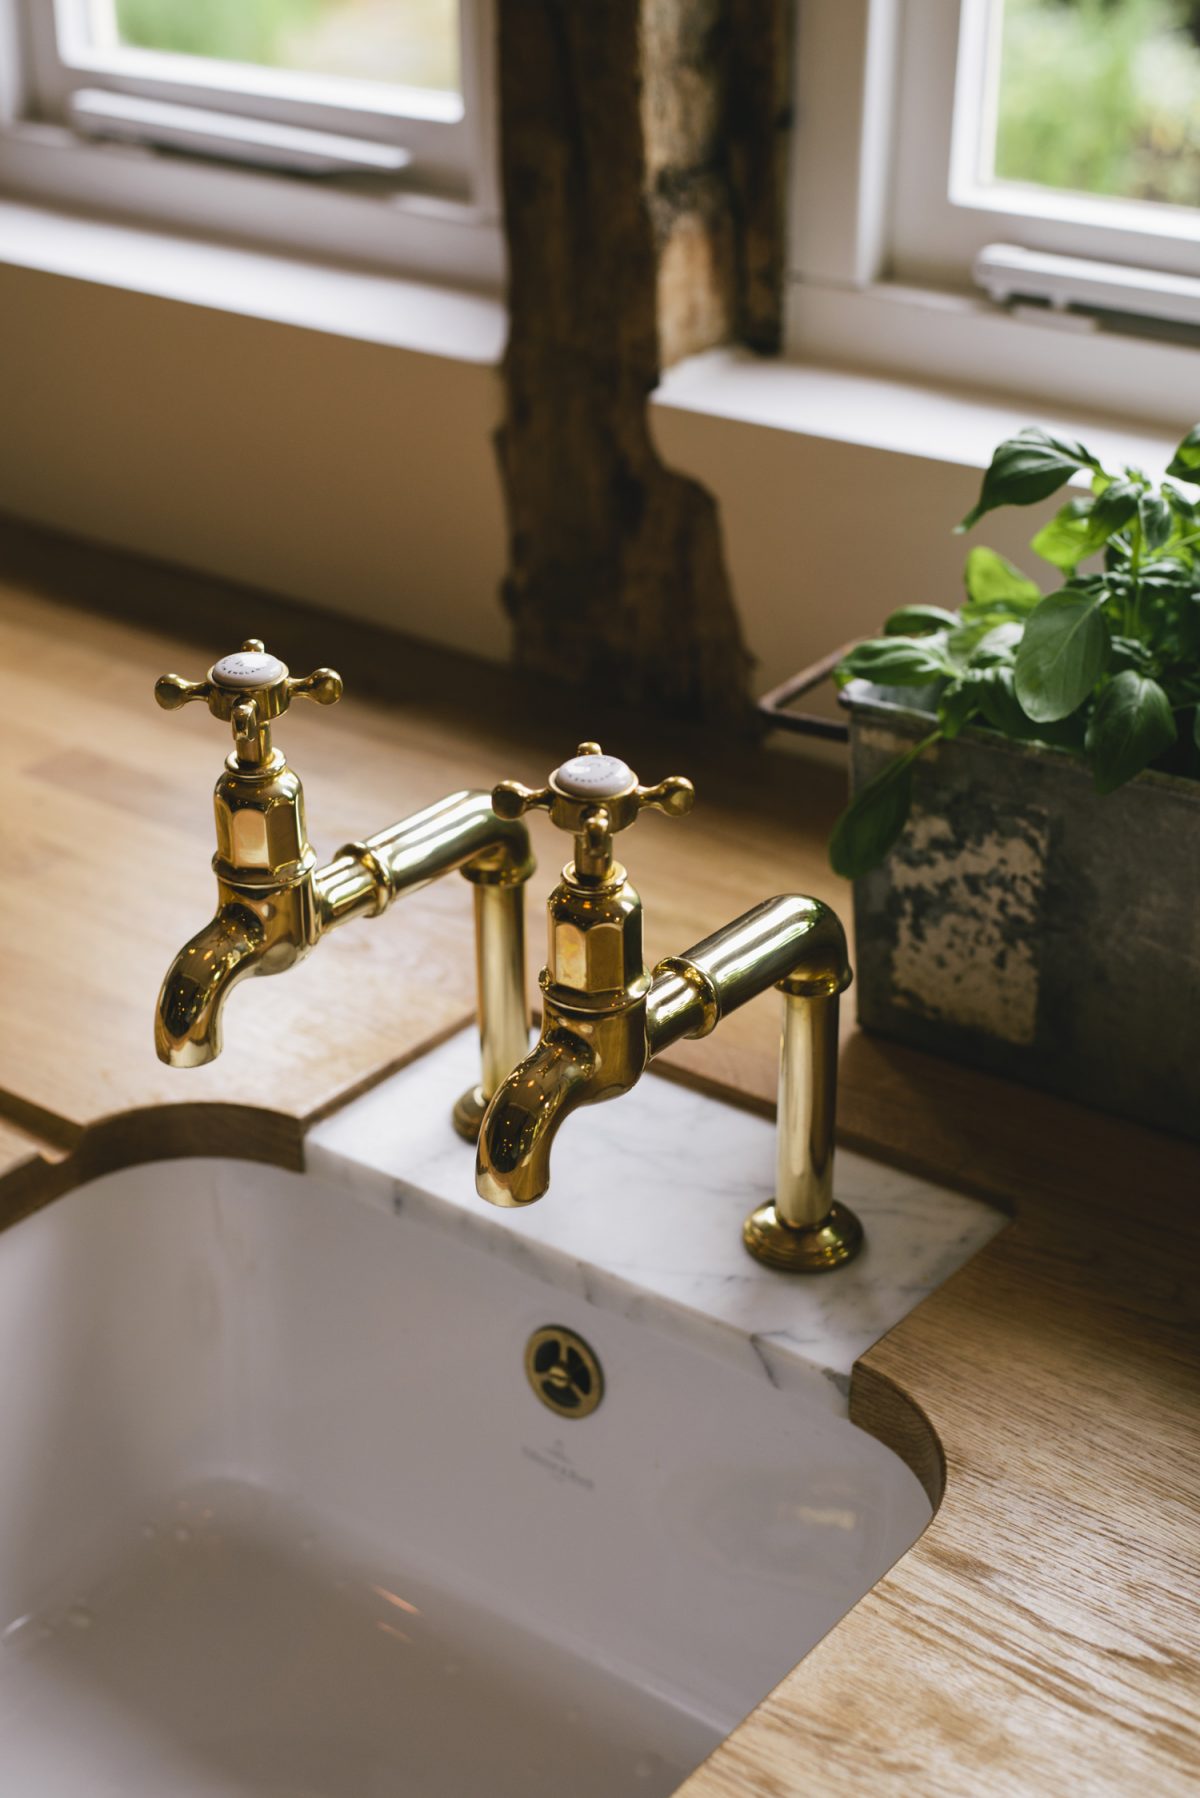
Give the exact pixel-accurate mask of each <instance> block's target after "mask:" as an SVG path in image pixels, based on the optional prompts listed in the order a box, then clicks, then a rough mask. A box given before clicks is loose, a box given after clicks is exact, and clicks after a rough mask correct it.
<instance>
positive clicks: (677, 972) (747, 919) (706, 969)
mask: <svg viewBox="0 0 1200 1798" xmlns="http://www.w3.org/2000/svg"><path fill="white" fill-rule="evenodd" d="M785 981H786V982H787V990H788V991H789V992H792V993H795V994H796V995H797V996H798V997H806V996H810V995H811V996H812V997H818V996H821V995H829V994H836V993H841V992H844V991H845V989H846V988H847V987H848V986H849V984H850V963H849V959H848V957H847V954H846V937H845V932H844V931H843V930H842V927H841V924H840V923H839V922H838V919H837V915H836V913H834V912H832V911H831V910H830V909H829V907H828V906H827V905H822V903H821V901H820V900H819V899H806V898H803V897H801V896H800V895H799V894H794V893H785V894H781V895H779V896H778V897H777V898H774V899H764V900H763V901H762V903H761V904H760V905H755V906H753V907H752V908H751V909H750V910H749V911H748V912H743V913H742V915H741V917H740V918H735V919H734V920H733V922H732V923H731V924H726V925H725V926H724V928H723V929H721V930H717V931H714V932H713V934H712V936H707V937H705V938H704V940H703V941H702V942H699V943H696V944H695V945H694V946H693V947H692V948H691V949H685V950H684V952H683V954H682V955H669V956H667V957H666V959H665V960H664V961H660V962H659V964H658V966H657V967H656V968H655V970H654V977H653V979H652V981H651V984H650V991H649V994H648V995H647V998H646V1031H647V1037H648V1040H649V1047H650V1054H651V1056H652V1057H653V1056H655V1055H660V1054H661V1053H662V1051H663V1050H664V1049H666V1048H668V1047H669V1046H670V1044H671V1043H674V1042H678V1041H679V1039H680V1038H681V1037H685V1036H707V1035H708V1033H709V1031H710V1030H715V1029H716V1027H717V1025H718V1024H719V1023H720V1021H721V1019H722V1018H724V1017H727V1016H728V1015H729V1013H730V1012H731V1011H736V1010H737V1009H738V1007H739V1006H740V1005H745V1003H746V1001H747V1000H748V999H754V998H757V996H758V994H759V993H765V992H766V990H767V988H768V987H771V986H779V985H781V984H782V983H783V982H785Z"/></svg>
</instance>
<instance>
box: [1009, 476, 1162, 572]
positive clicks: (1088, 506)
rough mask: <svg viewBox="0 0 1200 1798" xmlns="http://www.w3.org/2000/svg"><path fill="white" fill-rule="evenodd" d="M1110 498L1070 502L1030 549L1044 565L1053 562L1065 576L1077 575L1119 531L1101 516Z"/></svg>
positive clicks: (1104, 495) (1036, 538) (1038, 535)
mask: <svg viewBox="0 0 1200 1798" xmlns="http://www.w3.org/2000/svg"><path fill="white" fill-rule="evenodd" d="M1106 498H1107V494H1102V495H1101V496H1100V499H1072V500H1068V501H1067V504H1066V505H1065V506H1062V507H1061V508H1060V509H1059V510H1058V511H1057V512H1056V513H1055V514H1054V517H1053V518H1052V519H1051V520H1050V523H1049V524H1047V525H1043V526H1042V529H1041V530H1040V531H1039V532H1038V534H1037V536H1036V537H1035V538H1034V539H1033V541H1032V542H1031V543H1030V545H1029V547H1030V549H1032V550H1033V552H1034V553H1035V555H1039V556H1041V558H1042V560H1043V561H1044V562H1053V564H1054V566H1055V567H1056V568H1061V569H1062V571H1063V573H1064V574H1074V572H1075V570H1076V568H1077V567H1078V566H1079V564H1080V562H1083V561H1085V560H1086V559H1087V557H1088V556H1094V555H1097V554H1098V553H1099V551H1100V550H1102V549H1103V548H1104V545H1105V544H1106V543H1107V542H1108V539H1109V538H1110V537H1111V535H1112V533H1113V531H1114V530H1116V529H1118V528H1119V527H1118V526H1116V525H1112V526H1110V525H1109V524H1108V523H1107V522H1106V520H1105V518H1104V517H1103V516H1102V515H1101V516H1097V511H1098V508H1099V506H1100V504H1101V501H1102V500H1104V499H1106ZM1136 504H1137V502H1136V500H1135V502H1134V507H1133V508H1132V509H1131V511H1130V513H1129V514H1127V517H1129V516H1132V510H1133V509H1136Z"/></svg>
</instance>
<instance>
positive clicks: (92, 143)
mask: <svg viewBox="0 0 1200 1798" xmlns="http://www.w3.org/2000/svg"><path fill="white" fill-rule="evenodd" d="M85 4H86V0H0V193H7V194H8V195H9V196H11V197H14V198H21V199H33V200H37V201H42V202H47V203H51V204H57V205H60V206H65V207H71V208H76V209H80V210H85V211H87V212H89V213H92V214H94V213H98V212H99V213H104V212H107V213H110V214H114V215H120V216H123V217H125V218H127V219H128V218H130V217H133V218H136V219H139V220H142V221H147V222H151V223H156V224H159V225H161V226H163V227H165V228H167V229H175V230H183V231H187V232H190V233H199V234H203V235H211V236H214V237H218V238H220V239H222V240H228V239H234V240H241V241H249V242H253V243H254V244H256V245H258V246H260V247H266V248H273V249H279V250H284V251H289V252H293V253H299V254H302V255H308V256H316V257H318V258H322V259H337V260H349V261H353V262H356V263H360V264H365V265H368V266H373V267H377V268H379V269H381V270H387V271H389V272H395V273H402V274H410V275H419V276H428V277H432V278H435V279H444V280H448V281H453V282H457V283H462V284H466V285H470V286H474V287H479V288H483V289H485V290H492V291H494V290H496V289H497V288H498V287H499V285H500V283H501V281H502V278H503V266H504V263H503V245H502V240H501V232H500V225H499V206H498V199H497V181H496V156H495V118H496V115H495V98H494V94H495V79H494V59H493V36H494V30H493V25H494V15H493V0H460V20H461V25H460V68H461V87H462V92H461V95H458V94H440V93H431V92H428V91H423V90H418V89H408V88H399V87H390V86H385V85H384V84H382V83H381V84H374V83H368V82H363V83H358V82H351V81H342V82H337V81H333V80H325V79H323V78H317V79H314V78H312V77H306V76H305V75H303V74H292V73H290V72H287V71H280V70H271V69H257V68H256V69H249V68H246V67H243V66H241V65H237V64H232V63H230V64H224V63H220V62H215V61H208V60H206V59H204V58H200V57H190V56H174V55H169V54H167V53H158V52H146V51H138V50H130V49H126V48H123V47H114V48H107V47H105V48H98V47H93V46H92V45H91V44H90V43H89V41H88V37H87V33H86V31H85V30H84V29H83V21H84V10H85ZM6 50H7V51H8V52H9V53H8V54H7V55H5V53H4V52H5V51H6ZM6 77H7V78H6ZM96 89H101V90H104V91H106V92H107V93H109V94H112V95H117V96H130V97H131V98H134V99H137V100H152V101H165V102H167V103H169V104H172V105H182V106H185V107H189V106H190V107H197V108H202V109H205V110H207V111H209V112H217V113H221V114H222V115H227V116H228V117H229V118H230V120H231V121H236V119H237V117H238V116H239V115H241V116H246V117H247V118H250V119H255V120H261V121H267V122H268V123H269V124H273V125H279V126H290V127H301V128H303V129H307V130H316V131H319V132H325V133H330V134H335V135H336V136H337V137H345V138H357V139H360V140H367V142H368V144H371V143H374V144H381V145H388V144H394V145H396V146H398V147H400V148H402V149H403V150H404V151H406V152H408V155H409V158H410V160H409V163H408V166H407V167H406V168H405V169H404V170H403V172H402V173H400V174H397V175H394V176H381V175H367V176H362V175H357V176H356V175H345V176H342V175H339V176H335V177H333V178H329V177H317V178H303V177H297V176H296V175H294V174H293V175H284V174H279V173H275V172H272V171H267V170H263V169H261V168H254V167H252V166H247V167H236V166H231V165H230V164H228V163H225V162H221V163H218V162H212V161H208V160H205V159H202V158H200V157H196V158H185V157H180V156H177V155H176V156H170V157H167V156H163V155H162V154H161V153H160V152H159V151H158V150H157V149H155V148H153V147H150V146H147V145H144V144H136V143H115V142H104V141H97V140H96V139H95V138H93V137H89V136H84V135H82V134H81V133H80V132H78V131H77V130H75V129H74V128H73V127H72V124H71V105H72V96H73V95H74V94H75V93H77V92H78V91H80V90H96Z"/></svg>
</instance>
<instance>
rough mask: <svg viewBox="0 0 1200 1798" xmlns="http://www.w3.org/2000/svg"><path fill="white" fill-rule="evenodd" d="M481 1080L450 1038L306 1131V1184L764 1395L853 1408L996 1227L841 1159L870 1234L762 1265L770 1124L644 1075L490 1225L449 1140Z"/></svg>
mask: <svg viewBox="0 0 1200 1798" xmlns="http://www.w3.org/2000/svg"><path fill="white" fill-rule="evenodd" d="M478 1066H479V1062H478V1046H477V1042H476V1038H475V1034H474V1032H473V1031H464V1032H462V1033H461V1034H460V1035H458V1036H456V1037H453V1038H451V1039H450V1041H448V1042H446V1043H444V1044H442V1046H441V1047H440V1048H438V1049H435V1050H433V1051H432V1052H431V1053H430V1054H428V1055H426V1056H423V1057H422V1058H421V1059H420V1060H419V1061H416V1062H414V1063H412V1064H411V1065H410V1066H408V1067H407V1068H404V1069H402V1070H401V1072H400V1073H398V1074H395V1075H393V1076H392V1077H391V1078H390V1079H388V1080H385V1081H382V1082H381V1083H380V1084H379V1085H378V1086H376V1087H373V1088H372V1089H371V1091H370V1092H368V1093H365V1094H364V1095H363V1096H362V1097H361V1098H359V1099H356V1100H354V1101H352V1102H351V1103H350V1104H349V1105H347V1106H345V1107H344V1109H343V1110H341V1111H339V1112H338V1113H336V1115H335V1116H333V1117H331V1118H328V1119H327V1120H326V1121H325V1122H324V1123H321V1124H318V1125H317V1126H316V1127H315V1128H314V1129H313V1130H312V1131H311V1132H310V1133H309V1136H308V1139H307V1149H306V1163H307V1166H308V1168H309V1169H310V1171H312V1172H314V1173H317V1174H321V1175H323V1176H324V1177H325V1178H327V1179H329V1180H331V1181H334V1182H336V1183H338V1184H340V1185H342V1186H343V1187H346V1188H348V1189H350V1190H351V1191H353V1192H354V1193H356V1194H358V1195H359V1196H360V1197H362V1198H364V1199H366V1200H368V1201H370V1202H371V1203H372V1204H374V1205H377V1206H379V1207H380V1208H381V1209H383V1210H385V1211H389V1212H390V1211H396V1210H400V1209H401V1208H403V1209H404V1210H405V1212H407V1213H410V1214H411V1215H413V1216H415V1217H419V1218H420V1219H421V1220H422V1221H424V1222H427V1223H428V1224H430V1225H432V1226H434V1227H436V1228H438V1229H441V1230H449V1231H452V1232H454V1233H455V1234H456V1235H458V1236H460V1237H461V1238H462V1239H464V1240H465V1241H466V1242H468V1243H470V1244H472V1245H473V1246H474V1247H476V1248H477V1249H479V1250H480V1251H482V1252H484V1253H487V1254H492V1255H500V1256H504V1257H505V1258H507V1259H508V1260H510V1261H512V1262H515V1263H516V1264H518V1265H519V1266H521V1267H523V1268H524V1269H525V1270H526V1271H527V1272H529V1273H532V1274H534V1275H535V1276H536V1277H538V1278H539V1279H541V1280H544V1281H545V1282H546V1283H547V1284H549V1285H552V1286H557V1287H559V1288H560V1289H562V1290H563V1291H564V1292H569V1293H571V1294H573V1295H575V1296H576V1297H579V1298H582V1299H584V1300H585V1301H586V1302H587V1303H589V1304H593V1305H596V1306H598V1307H601V1308H603V1309H606V1310H611V1311H616V1312H619V1313H621V1314H622V1315H624V1316H628V1317H631V1318H636V1319H640V1320H642V1321H644V1322H648V1323H650V1324H652V1325H654V1326H656V1327H660V1328H666V1329H671V1330H673V1331H675V1332H684V1333H686V1334H687V1335H688V1336H689V1337H691V1338H692V1339H693V1340H694V1341H696V1342H697V1343H698V1344H699V1345H700V1346H703V1347H705V1348H707V1349H709V1350H711V1351H713V1352H717V1353H723V1354H725V1355H727V1356H733V1357H735V1358H737V1359H739V1360H741V1361H742V1362H743V1363H745V1364H747V1365H750V1364H753V1363H755V1362H757V1364H758V1365H759V1366H760V1367H761V1369H762V1371H763V1373H764V1374H765V1375H766V1377H767V1379H769V1380H770V1381H771V1383H772V1384H773V1385H776V1386H780V1387H787V1388H789V1389H804V1390H805V1391H807V1392H808V1393H809V1394H810V1396H813V1397H816V1398H818V1399H820V1400H821V1401H822V1402H823V1403H825V1404H826V1405H828V1407H829V1408H830V1409H832V1410H834V1411H839V1412H843V1413H844V1411H845V1409H846V1403H847V1394H848V1390H849V1380H850V1370H851V1368H852V1367H853V1365H854V1362H855V1361H856V1360H857V1358H858V1357H859V1356H860V1355H861V1354H862V1353H863V1352H864V1350H866V1349H867V1348H869V1347H870V1346H871V1344H872V1343H873V1342H876V1341H878V1339H879V1338H880V1337H881V1336H882V1335H884V1334H885V1333H886V1332H887V1331H888V1330H890V1329H891V1328H892V1327H893V1325H894V1324H897V1323H898V1322H899V1321H900V1319H901V1318H902V1317H905V1316H906V1315H907V1314H908V1313H909V1312H910V1311H912V1310H913V1309H914V1308H915V1307H916V1306H917V1305H918V1304H919V1303H920V1302H921V1300H922V1299H923V1298H925V1297H926V1295H927V1294H928V1293H930V1292H932V1291H933V1290H934V1289H935V1288H936V1287H938V1286H940V1285H941V1284H942V1283H943V1281H945V1280H947V1279H948V1278H949V1277H950V1275H951V1274H952V1273H954V1272H955V1270H956V1269H957V1268H959V1267H961V1266H962V1265H963V1263H964V1262H966V1261H968V1260H970V1258H971V1256H972V1255H974V1254H975V1253H976V1252H977V1250H979V1249H980V1248H981V1247H982V1246H983V1244H984V1243H985V1242H987V1241H988V1240H989V1239H990V1238H991V1237H992V1236H994V1235H995V1233H996V1232H997V1230H999V1229H1001V1228H1002V1227H1003V1225H1004V1222H1005V1219H1004V1217H1003V1216H1002V1214H1001V1213H1000V1212H998V1211H996V1210H994V1209H993V1208H992V1207H991V1206H989V1205H985V1204H983V1203H981V1202H980V1201H979V1200H977V1199H970V1198H964V1197H963V1196H962V1195H961V1194H958V1193H954V1192H949V1191H947V1190H946V1189H944V1188H942V1187H938V1186H933V1185H931V1184H930V1183H929V1182H928V1181H926V1180H919V1179H917V1178H915V1177H914V1176H912V1175H910V1174H905V1173H901V1172H899V1171H898V1170H897V1169H895V1168H891V1167H888V1166H886V1165H885V1164H884V1163H882V1162H878V1161H871V1160H868V1159H867V1158H866V1157H865V1156H862V1155H856V1154H853V1153H851V1152H850V1151H848V1150H841V1151H839V1154H838V1159H837V1170H836V1187H835V1189H836V1192H837V1196H838V1197H839V1198H840V1199H841V1200H843V1201H844V1202H845V1203H846V1204H848V1205H850V1206H851V1207H852V1208H853V1209H854V1210H855V1211H856V1212H857V1213H858V1215H859V1217H860V1218H861V1219H862V1222H863V1226H864V1229H865V1231H866V1239H867V1247H866V1249H865V1250H864V1252H863V1254H862V1255H861V1256H860V1257H859V1259H858V1260H857V1261H855V1262H853V1263H852V1264H851V1265H850V1266H848V1267H845V1268H840V1269H838V1270H837V1271H836V1272H834V1273H829V1274H820V1275H811V1276H798V1275H789V1274H781V1273H776V1272H774V1271H772V1270H771V1269H770V1268H765V1267H761V1266H759V1264H758V1263H757V1262H755V1261H753V1260H752V1259H751V1258H750V1256H749V1255H747V1253H746V1251H745V1250H744V1248H743V1247H742V1242H741V1227H742V1220H743V1218H744V1217H745V1215H746V1213H747V1212H748V1211H749V1210H750V1209H751V1208H752V1207H753V1206H754V1205H757V1204H760V1203H761V1202H762V1201H763V1200H764V1199H766V1198H769V1197H770V1196H771V1193H772V1190H773V1174H774V1159H775V1128H774V1125H773V1124H771V1123H768V1122H767V1121H766V1120H765V1119H763V1118H760V1117H757V1116H755V1115H754V1114H753V1113H751V1112H747V1111H743V1110H741V1109H740V1108H738V1107H736V1106H732V1105H728V1104H725V1103H724V1102H722V1101H721V1100H719V1099H714V1098H711V1097H709V1096H708V1095H707V1094H704V1093H700V1092H696V1091H694V1090H693V1089H691V1088H689V1087H685V1086H681V1085H679V1084H677V1083H676V1082H674V1081H669V1080H665V1079H661V1078H659V1077H658V1076H657V1075H655V1074H654V1073H652V1072H651V1073H648V1074H647V1075H645V1076H644V1077H643V1079H642V1080H641V1081H640V1082H639V1084H638V1085H637V1086H636V1087H635V1088H634V1090H633V1091H632V1092H631V1093H627V1094H625V1095H624V1097H622V1098H620V1099H615V1100H610V1101H609V1102H608V1103H606V1104H603V1105H596V1106H592V1107H587V1108H584V1109H582V1110H580V1111H578V1112H576V1113H574V1114H573V1115H572V1116H571V1117H569V1118H568V1119H567V1121H566V1122H565V1123H564V1125H563V1126H562V1129H561V1131H560V1133H559V1136H558V1138H557V1141H556V1142H555V1145H554V1153H553V1158H552V1183H551V1187H550V1190H549V1192H548V1193H547V1194H546V1196H545V1197H544V1198H543V1199H541V1200H540V1201H539V1202H538V1203H537V1204H535V1205H530V1206H526V1207H525V1208H523V1209H522V1210H519V1211H506V1210H499V1209H497V1208H496V1207H494V1206H491V1205H488V1204H486V1203H485V1202H484V1201H483V1200H482V1199H480V1198H479V1197H478V1196H477V1194H476V1192H475V1179H474V1154H473V1152H472V1150H471V1148H470V1147H469V1146H468V1145H467V1144H466V1143H464V1142H463V1141H462V1139H461V1138H460V1137H458V1136H457V1135H456V1134H455V1132H454V1130H453V1128H452V1126H451V1123H450V1110H451V1106H452V1103H453V1101H454V1098H455V1096H456V1095H457V1094H458V1093H459V1092H461V1091H462V1090H463V1089H464V1088H466V1087H467V1086H469V1085H470V1084H471V1082H472V1081H473V1080H476V1079H478Z"/></svg>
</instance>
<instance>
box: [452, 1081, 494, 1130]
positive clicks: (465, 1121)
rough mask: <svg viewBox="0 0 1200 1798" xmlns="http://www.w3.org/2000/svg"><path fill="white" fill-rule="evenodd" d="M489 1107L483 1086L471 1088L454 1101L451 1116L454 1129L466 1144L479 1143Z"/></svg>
mask: <svg viewBox="0 0 1200 1798" xmlns="http://www.w3.org/2000/svg"><path fill="white" fill-rule="evenodd" d="M487 1107H488V1102H487V1099H486V1097H485V1096H484V1091H483V1088H482V1086H469V1087H468V1088H467V1090H466V1092H465V1093H463V1094H462V1096H461V1097H460V1098H458V1099H456V1100H455V1101H454V1110H453V1112H452V1114H451V1115H452V1117H453V1120H454V1128H455V1129H456V1130H457V1131H458V1134H459V1135H460V1136H461V1137H462V1139H463V1141H464V1142H469V1143H472V1144H474V1143H477V1142H478V1141H479V1131H480V1126H481V1125H482V1123H483V1114H484V1112H485V1111H486V1110H487Z"/></svg>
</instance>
